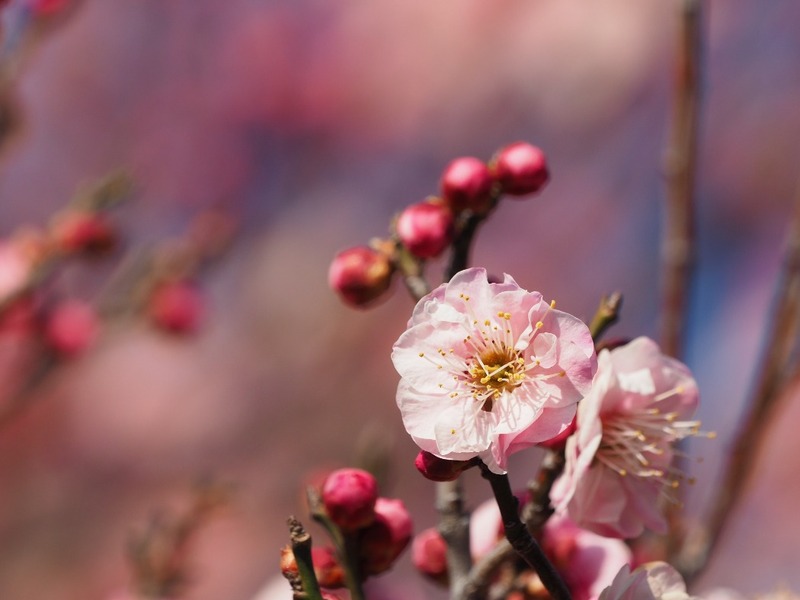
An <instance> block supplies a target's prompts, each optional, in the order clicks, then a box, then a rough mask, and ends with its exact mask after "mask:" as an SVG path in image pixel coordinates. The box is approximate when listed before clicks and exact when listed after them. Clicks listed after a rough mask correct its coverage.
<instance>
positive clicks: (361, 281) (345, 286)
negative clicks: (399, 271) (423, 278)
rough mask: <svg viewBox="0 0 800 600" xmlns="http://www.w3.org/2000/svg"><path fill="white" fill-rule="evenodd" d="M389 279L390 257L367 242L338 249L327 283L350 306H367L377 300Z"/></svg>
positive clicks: (387, 284)
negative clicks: (353, 246) (342, 249)
mask: <svg viewBox="0 0 800 600" xmlns="http://www.w3.org/2000/svg"><path fill="white" fill-rule="evenodd" d="M391 281H392V264H391V262H390V261H389V258H388V257H387V256H386V255H385V254H383V253H382V252H378V251H376V250H373V249H372V248H369V247H367V246H356V247H355V248H348V249H347V250H344V251H342V252H339V254H337V255H336V256H335V257H334V259H333V261H332V262H331V266H330V268H329V269H328V285H330V286H331V289H333V291H335V292H336V293H337V294H338V295H339V297H341V299H342V300H343V301H344V302H345V303H347V304H349V305H350V306H359V307H362V306H367V305H368V304H370V303H371V302H373V301H374V300H377V299H378V298H379V297H380V296H381V295H383V293H384V292H385V291H386V290H387V289H389V284H390V283H391Z"/></svg>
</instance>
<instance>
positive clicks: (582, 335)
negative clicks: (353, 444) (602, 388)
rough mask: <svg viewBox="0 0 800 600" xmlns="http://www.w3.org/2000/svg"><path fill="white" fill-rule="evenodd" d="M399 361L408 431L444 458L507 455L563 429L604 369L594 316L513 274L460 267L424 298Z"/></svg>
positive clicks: (498, 462)
mask: <svg viewBox="0 0 800 600" xmlns="http://www.w3.org/2000/svg"><path fill="white" fill-rule="evenodd" d="M392 360H393V362H394V366H395V368H396V369H397V371H398V372H399V373H400V376H401V380H400V385H399V386H398V390H397V405H398V406H399V408H400V412H401V414H402V417H403V424H404V425H405V428H406V431H408V433H409V434H410V435H411V437H412V438H413V439H414V441H415V442H416V443H417V445H418V446H419V447H420V448H422V449H423V450H427V451H428V452H430V453H432V454H434V455H436V456H439V457H440V458H446V459H455V460H469V459H471V458H473V457H475V456H478V457H480V458H481V459H482V460H483V461H484V462H485V463H486V465H487V466H488V467H489V468H490V469H491V470H492V471H494V472H496V473H503V472H505V469H506V463H507V459H508V456H509V455H510V454H512V453H514V452H516V451H518V450H521V449H523V448H527V447H530V446H532V445H534V444H536V443H538V442H541V441H544V440H547V439H550V438H552V437H554V436H556V435H558V434H559V433H560V432H561V431H563V430H564V429H565V428H566V427H567V426H569V424H570V421H571V420H572V417H573V415H574V414H575V410H576V403H577V402H578V400H580V398H581V397H582V396H583V395H584V394H586V393H587V392H588V391H589V387H590V384H591V380H592V375H593V374H594V371H595V368H596V357H595V354H594V344H593V343H592V338H591V335H590V333H589V330H588V328H587V327H586V325H585V324H584V323H583V322H581V321H580V320H579V319H577V318H576V317H573V316H572V315H570V314H567V313H565V312H561V311H559V310H556V309H555V308H554V304H550V303H547V302H545V300H544V299H543V298H542V295H541V294H539V293H538V292H528V291H526V290H524V289H522V288H521V287H519V285H517V283H516V282H515V281H514V280H513V279H512V278H511V277H510V276H509V275H506V276H505V277H504V279H503V281H502V282H500V283H489V281H488V279H487V275H486V271H485V270H484V269H478V268H473V269H467V270H465V271H461V272H459V273H457V274H456V275H455V276H454V277H453V279H451V280H450V282H449V283H446V284H443V285H441V286H440V287H438V288H437V289H436V290H434V291H433V292H431V293H430V294H428V295H427V296H425V297H424V298H422V299H421V300H420V301H419V303H418V304H417V306H416V308H415V309H414V313H413V315H412V317H411V320H410V321H409V324H408V329H407V330H406V332H405V333H403V335H401V336H400V338H399V339H398V340H397V342H396V343H395V345H394V348H393V351H392Z"/></svg>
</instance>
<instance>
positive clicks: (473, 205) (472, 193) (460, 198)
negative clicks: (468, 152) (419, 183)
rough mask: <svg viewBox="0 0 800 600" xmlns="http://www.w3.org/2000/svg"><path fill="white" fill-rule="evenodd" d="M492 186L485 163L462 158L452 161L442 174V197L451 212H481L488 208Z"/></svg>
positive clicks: (474, 159)
mask: <svg viewBox="0 0 800 600" xmlns="http://www.w3.org/2000/svg"><path fill="white" fill-rule="evenodd" d="M493 184H494V180H493V179H492V175H491V173H490V172H489V168H488V167H487V166H486V163H484V162H483V161H482V160H480V159H478V158H474V157H472V156H464V157H461V158H457V159H455V160H454V161H452V162H451V163H450V164H449V165H447V167H446V168H445V170H444V173H442V179H441V187H442V197H443V198H444V200H445V202H447V203H448V204H449V205H450V206H451V207H452V209H453V211H460V210H464V209H470V210H473V211H475V212H483V211H484V210H486V209H487V208H488V207H489V200H490V198H491V192H492V185H493Z"/></svg>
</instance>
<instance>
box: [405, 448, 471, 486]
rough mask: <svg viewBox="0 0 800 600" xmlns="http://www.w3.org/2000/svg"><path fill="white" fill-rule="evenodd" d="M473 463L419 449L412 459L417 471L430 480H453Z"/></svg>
mask: <svg viewBox="0 0 800 600" xmlns="http://www.w3.org/2000/svg"><path fill="white" fill-rule="evenodd" d="M474 464H475V463H474V462H473V461H469V460H447V459H445V458H439V457H438V456H436V455H434V454H431V453H430V452H428V451H426V450H420V453H419V454H417V458H416V459H415V460H414V466H415V467H417V471H419V472H420V473H422V474H423V475H424V476H425V477H426V478H427V479H430V480H431V481H455V480H456V479H458V476H459V475H461V473H462V472H463V471H465V470H467V469H469V468H470V467H472V466H473V465H474Z"/></svg>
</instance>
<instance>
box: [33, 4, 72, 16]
mask: <svg viewBox="0 0 800 600" xmlns="http://www.w3.org/2000/svg"><path fill="white" fill-rule="evenodd" d="M25 4H26V5H27V6H28V8H30V11H31V12H32V13H33V16H35V17H50V16H53V15H56V14H58V13H59V12H61V11H62V10H64V9H65V8H67V6H68V5H69V0H25Z"/></svg>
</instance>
